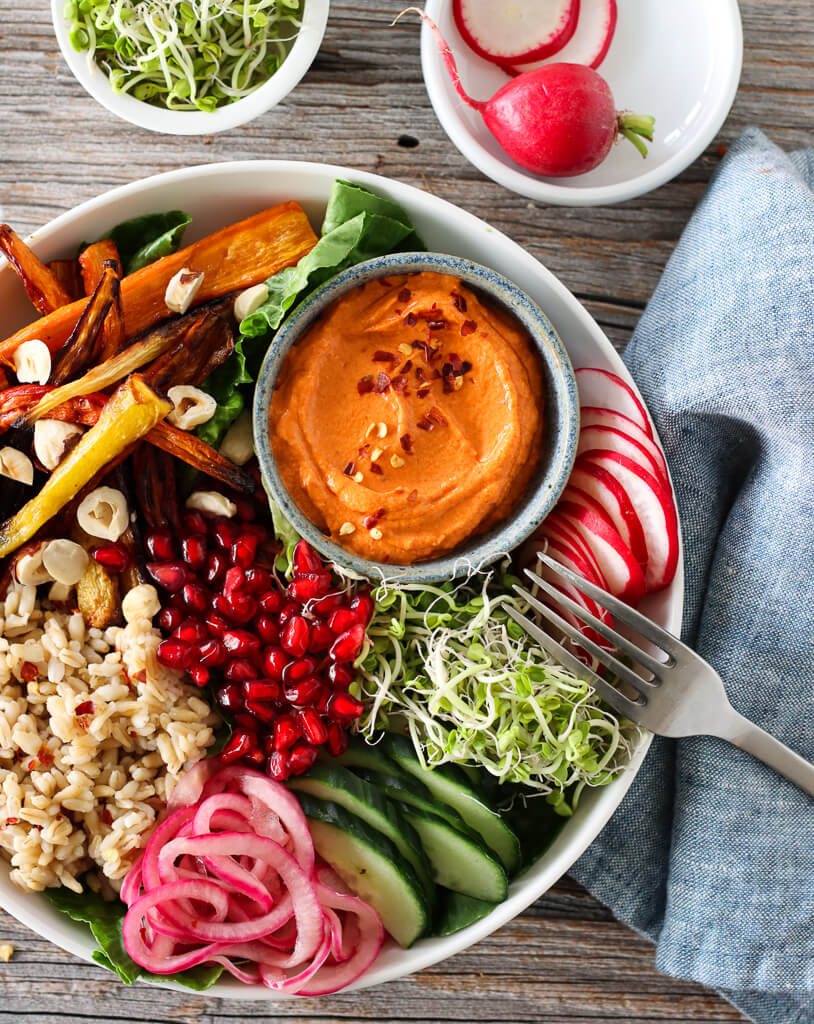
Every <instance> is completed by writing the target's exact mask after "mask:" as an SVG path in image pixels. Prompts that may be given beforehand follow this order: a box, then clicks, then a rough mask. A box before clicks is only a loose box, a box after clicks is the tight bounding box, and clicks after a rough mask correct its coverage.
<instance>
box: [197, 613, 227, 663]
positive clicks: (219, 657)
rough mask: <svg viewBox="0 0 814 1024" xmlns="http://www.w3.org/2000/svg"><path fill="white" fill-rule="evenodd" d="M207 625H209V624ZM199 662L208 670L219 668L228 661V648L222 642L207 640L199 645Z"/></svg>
mask: <svg viewBox="0 0 814 1024" xmlns="http://www.w3.org/2000/svg"><path fill="white" fill-rule="evenodd" d="M207 625H209V624H208V623H207ZM210 628H211V627H210ZM197 655H198V661H199V662H200V664H201V665H205V666H206V667H207V668H217V667H218V665H222V664H223V663H224V662H225V661H226V648H225V647H224V646H223V644H222V643H221V642H220V640H207V641H205V642H204V643H202V644H198V650H197Z"/></svg>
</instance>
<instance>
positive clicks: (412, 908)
mask: <svg viewBox="0 0 814 1024" xmlns="http://www.w3.org/2000/svg"><path fill="white" fill-rule="evenodd" d="M297 799H298V800H299V802H300V805H301V807H302V809H303V811H304V812H305V816H306V817H307V818H308V826H309V829H310V832H311V838H312V839H313V841H314V849H315V850H316V852H317V853H318V854H319V855H320V857H322V859H323V860H324V861H326V862H327V863H328V864H330V866H331V867H332V868H333V869H334V871H336V873H337V874H338V875H339V876H340V878H342V880H343V881H344V882H345V884H346V885H348V887H349V888H350V889H351V890H352V891H353V892H354V893H356V894H357V895H358V896H359V897H361V899H363V900H365V901H366V902H367V903H370V904H371V905H372V906H374V907H375V908H376V910H378V912H379V913H380V914H381V918H382V923H383V924H384V927H385V928H386V929H387V930H388V932H390V934H391V935H392V936H393V938H394V939H395V940H396V942H398V944H399V945H400V946H404V947H405V949H406V948H407V947H408V946H411V945H412V944H413V943H414V942H415V940H416V939H417V938H419V936H421V935H423V934H424V933H425V932H426V931H427V928H428V927H429V923H430V907H429V903H428V901H427V895H426V892H425V891H424V888H423V886H422V885H421V883H420V882H419V881H418V879H417V878H416V875H415V872H414V871H413V869H412V868H411V867H410V864H409V862H408V861H406V860H405V859H404V858H403V857H402V856H401V855H400V854H399V852H398V850H397V849H396V848H395V846H393V844H392V843H391V842H390V840H389V839H385V837H384V836H383V835H382V834H381V832H379V831H377V830H376V829H374V828H371V827H370V826H369V825H366V824H365V822H363V821H361V820H360V819H359V818H357V817H356V815H355V814H351V813H350V812H349V811H346V810H345V808H344V807H340V806H339V805H338V804H335V803H331V802H330V801H328V800H318V799H316V798H315V797H313V796H309V795H308V794H307V793H302V792H300V793H297Z"/></svg>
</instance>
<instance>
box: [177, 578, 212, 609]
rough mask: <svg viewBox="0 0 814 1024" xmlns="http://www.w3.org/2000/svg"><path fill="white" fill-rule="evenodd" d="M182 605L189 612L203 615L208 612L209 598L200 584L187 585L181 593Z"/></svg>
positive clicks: (206, 591)
mask: <svg viewBox="0 0 814 1024" xmlns="http://www.w3.org/2000/svg"><path fill="white" fill-rule="evenodd" d="M182 596H183V598H184V604H185V605H186V606H187V608H188V609H189V610H190V611H191V612H197V613H198V614H199V615H205V614H206V613H207V612H208V611H209V603H210V601H211V596H210V594H209V591H208V590H207V589H206V587H203V586H201V584H200V583H187V584H186V585H185V587H184V589H183V591H182Z"/></svg>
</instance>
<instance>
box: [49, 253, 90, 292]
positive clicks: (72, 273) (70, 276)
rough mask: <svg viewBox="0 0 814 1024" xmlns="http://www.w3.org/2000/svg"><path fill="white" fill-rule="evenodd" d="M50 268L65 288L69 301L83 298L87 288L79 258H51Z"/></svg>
mask: <svg viewBox="0 0 814 1024" xmlns="http://www.w3.org/2000/svg"><path fill="white" fill-rule="evenodd" d="M48 269H49V270H50V271H51V273H52V274H53V275H54V277H55V278H56V279H57V281H59V283H60V284H61V285H62V287H63V288H64V289H65V294H66V295H67V296H68V301H69V302H76V300H77V299H81V298H82V296H83V295H84V294H85V289H84V287H83V286H82V274H81V273H80V270H79V263H78V262H77V260H49V261H48Z"/></svg>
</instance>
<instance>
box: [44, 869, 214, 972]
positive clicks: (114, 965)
mask: <svg viewBox="0 0 814 1024" xmlns="http://www.w3.org/2000/svg"><path fill="white" fill-rule="evenodd" d="M45 897H46V899H47V900H48V901H49V902H50V903H51V905H52V906H54V907H56V909H57V910H59V911H60V912H61V913H63V914H67V915H68V917H70V918H71V919H72V920H74V921H79V922H81V923H83V924H87V925H89V926H90V930H91V932H92V934H93V937H94V938H95V939H96V941H97V942H98V943H99V949H96V950H94V952H93V954H92V955H93V959H94V960H95V961H96V963H97V964H99V965H100V966H101V967H106V968H107V969H108V970H109V971H113V972H114V973H115V974H118V976H119V977H120V978H121V980H122V981H123V982H124V983H125V985H132V984H133V983H134V982H136V981H139V980H140V981H167V980H169V979H172V981H177V982H178V984H179V985H184V986H186V988H191V989H194V990H195V991H196V992H203V991H204V990H205V989H208V988H211V987H212V986H213V985H214V984H215V982H216V981H217V980H218V978H219V977H220V976H221V974H222V973H223V968H222V967H221V966H220V965H219V964H200V965H199V966H197V967H191V968H190V969H189V970H187V971H178V972H177V973H176V974H162V975H159V974H151V973H150V972H149V971H145V970H144V969H143V968H142V967H139V965H138V964H137V963H136V962H135V961H134V960H132V959H131V958H130V956H129V955H128V953H127V950H126V949H125V948H124V941H123V940H122V921H123V920H124V915H125V913H126V910H127V908H126V907H125V905H124V904H123V903H122V902H120V901H119V900H113V901H109V900H105V899H103V898H102V897H101V896H100V895H99V894H98V893H95V892H92V891H91V890H89V889H88V890H86V891H85V892H81V893H78V892H71V890H70V889H65V888H62V889H47V890H46V891H45Z"/></svg>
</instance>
